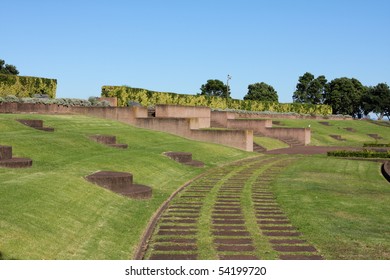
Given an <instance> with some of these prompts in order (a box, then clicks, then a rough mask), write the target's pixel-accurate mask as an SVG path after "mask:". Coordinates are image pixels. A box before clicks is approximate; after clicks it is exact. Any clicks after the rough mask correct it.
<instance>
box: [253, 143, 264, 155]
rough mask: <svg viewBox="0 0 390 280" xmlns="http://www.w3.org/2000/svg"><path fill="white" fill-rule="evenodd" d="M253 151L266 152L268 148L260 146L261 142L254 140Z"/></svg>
mask: <svg viewBox="0 0 390 280" xmlns="http://www.w3.org/2000/svg"><path fill="white" fill-rule="evenodd" d="M253 151H254V152H256V153H263V152H266V151H267V149H266V148H264V147H263V146H260V145H259V144H256V143H255V142H253Z"/></svg>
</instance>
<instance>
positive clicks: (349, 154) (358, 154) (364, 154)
mask: <svg viewBox="0 0 390 280" xmlns="http://www.w3.org/2000/svg"><path fill="white" fill-rule="evenodd" d="M328 156H333V157H356V158H390V151H387V152H376V151H369V150H363V151H331V152H328Z"/></svg>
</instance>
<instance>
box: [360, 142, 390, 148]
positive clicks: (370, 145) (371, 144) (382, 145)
mask: <svg viewBox="0 0 390 280" xmlns="http://www.w3.org/2000/svg"><path fill="white" fill-rule="evenodd" d="M363 147H390V143H388V144H385V143H382V144H381V143H364V144H363Z"/></svg>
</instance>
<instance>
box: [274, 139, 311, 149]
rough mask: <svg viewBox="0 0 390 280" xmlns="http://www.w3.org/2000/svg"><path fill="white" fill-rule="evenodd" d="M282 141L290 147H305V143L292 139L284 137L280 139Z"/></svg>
mask: <svg viewBox="0 0 390 280" xmlns="http://www.w3.org/2000/svg"><path fill="white" fill-rule="evenodd" d="M278 139H279V140H280V141H282V142H284V143H286V144H287V145H289V146H290V147H297V146H305V145H304V144H303V143H301V142H300V141H298V140H297V139H294V138H290V137H285V138H284V137H283V138H278Z"/></svg>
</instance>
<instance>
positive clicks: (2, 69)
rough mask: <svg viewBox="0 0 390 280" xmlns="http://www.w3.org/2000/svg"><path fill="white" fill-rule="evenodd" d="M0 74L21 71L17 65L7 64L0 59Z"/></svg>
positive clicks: (12, 73) (16, 73)
mask: <svg viewBox="0 0 390 280" xmlns="http://www.w3.org/2000/svg"><path fill="white" fill-rule="evenodd" d="M0 74H9V75H18V74H19V71H18V70H17V69H16V67H15V66H13V65H10V64H5V61H4V60H2V59H0Z"/></svg>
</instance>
